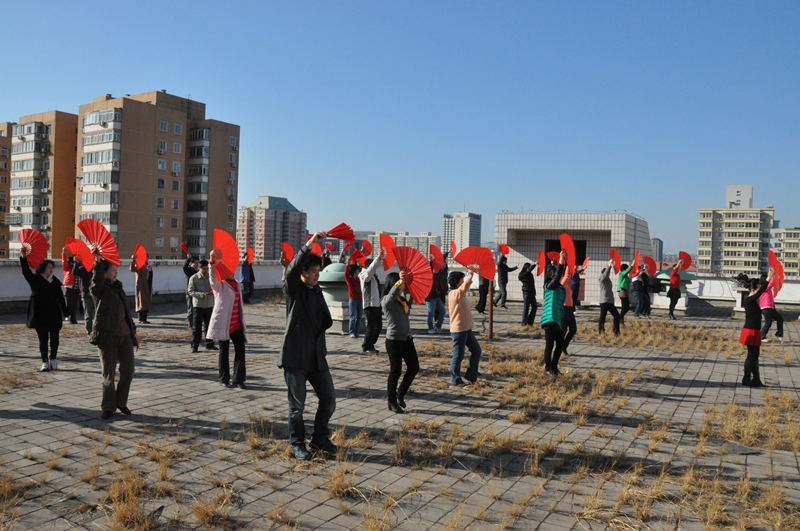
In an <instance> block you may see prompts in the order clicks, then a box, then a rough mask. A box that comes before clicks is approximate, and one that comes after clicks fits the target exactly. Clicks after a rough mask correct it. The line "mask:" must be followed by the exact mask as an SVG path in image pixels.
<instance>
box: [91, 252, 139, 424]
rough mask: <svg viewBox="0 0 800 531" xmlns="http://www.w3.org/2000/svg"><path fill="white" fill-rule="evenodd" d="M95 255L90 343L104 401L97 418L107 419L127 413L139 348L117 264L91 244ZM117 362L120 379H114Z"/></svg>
mask: <svg viewBox="0 0 800 531" xmlns="http://www.w3.org/2000/svg"><path fill="white" fill-rule="evenodd" d="M90 249H91V251H92V254H94V255H95V262H94V267H93V269H92V282H91V286H90V288H89V291H90V293H91V295H92V299H93V300H94V307H95V316H94V324H93V325H92V333H91V334H90V336H89V342H90V343H91V344H92V345H95V346H96V347H97V353H98V354H99V356H100V369H101V371H102V373H103V400H102V403H101V408H102V410H103V413H102V415H101V417H100V418H102V419H103V420H108V419H110V418H111V416H112V415H113V414H114V412H115V411H116V410H118V409H119V411H120V412H121V413H122V414H123V415H130V414H131V410H130V409H128V395H129V394H130V389H131V383H132V382H133V373H134V358H133V349H134V347H137V348H138V347H139V337H138V336H137V335H136V325H135V324H134V322H133V318H132V317H131V312H130V309H129V308H128V299H127V297H126V296H125V290H124V289H123V287H122V282H120V281H119V280H117V266H115V265H114V264H112V263H110V262H107V261H105V260H103V259H102V258H100V257H99V256H97V251H98V246H97V244H95V243H93V244H92V245H91V247H90ZM117 363H119V382H118V383H117V384H116V385H115V384H114V378H115V374H116V372H117Z"/></svg>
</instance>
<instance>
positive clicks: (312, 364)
mask: <svg viewBox="0 0 800 531" xmlns="http://www.w3.org/2000/svg"><path fill="white" fill-rule="evenodd" d="M310 253H311V251H310V250H309V248H308V247H306V246H305V245H303V246H302V247H301V248H300V250H299V251H298V252H297V254H295V255H294V258H293V259H292V261H291V262H289V265H287V266H286V281H285V283H284V285H283V293H284V295H285V296H286V331H285V332H284V334H283V344H282V345H281V355H280V359H279V360H278V367H281V368H285V369H298V370H302V371H309V372H313V371H320V372H324V371H327V370H328V361H327V360H326V357H327V355H328V348H327V346H326V345H325V330H327V329H328V328H330V327H331V326H332V325H333V320H332V319H331V312H330V310H328V305H327V303H326V302H325V299H324V297H323V296H322V290H321V289H320V287H319V286H314V287H313V288H309V287H308V286H306V285H305V284H304V283H303V280H302V279H301V278H300V273H301V271H302V267H301V266H302V263H303V261H304V260H305V257H306V256H307V255H308V254H310ZM313 309H316V311H312V310H313Z"/></svg>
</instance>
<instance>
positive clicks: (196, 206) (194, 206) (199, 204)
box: [186, 201, 208, 228]
mask: <svg viewBox="0 0 800 531" xmlns="http://www.w3.org/2000/svg"><path fill="white" fill-rule="evenodd" d="M186 210H188V211H189V212H207V211H208V201H189V202H188V203H187V208H186ZM187 228H189V227H187Z"/></svg>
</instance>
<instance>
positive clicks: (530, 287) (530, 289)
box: [518, 266, 536, 297]
mask: <svg viewBox="0 0 800 531" xmlns="http://www.w3.org/2000/svg"><path fill="white" fill-rule="evenodd" d="M534 267H536V266H522V270H521V271H520V272H519V277H518V278H519V279H520V281H521V282H522V293H530V294H532V295H533V296H534V297H536V285H535V283H534V279H533V269H534Z"/></svg>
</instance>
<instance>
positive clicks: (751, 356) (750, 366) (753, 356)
mask: <svg viewBox="0 0 800 531" xmlns="http://www.w3.org/2000/svg"><path fill="white" fill-rule="evenodd" d="M759 354H761V347H757V346H755V345H747V358H746V359H745V360H744V380H743V383H746V382H750V381H752V380H753V379H756V378H757V379H758V381H759V382H760V381H761V378H760V376H759V371H758V356H759Z"/></svg>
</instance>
